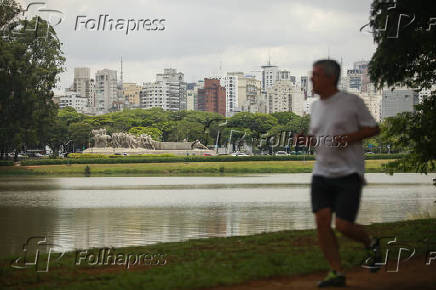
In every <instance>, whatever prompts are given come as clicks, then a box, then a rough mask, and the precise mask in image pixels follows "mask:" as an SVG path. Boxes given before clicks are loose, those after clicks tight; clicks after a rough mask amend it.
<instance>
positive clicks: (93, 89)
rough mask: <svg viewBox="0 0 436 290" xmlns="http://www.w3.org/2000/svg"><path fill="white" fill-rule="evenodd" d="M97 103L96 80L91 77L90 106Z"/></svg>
mask: <svg viewBox="0 0 436 290" xmlns="http://www.w3.org/2000/svg"><path fill="white" fill-rule="evenodd" d="M95 103H96V102H95V80H94V79H91V80H90V81H89V97H88V107H89V108H95Z"/></svg>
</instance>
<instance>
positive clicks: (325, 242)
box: [315, 208, 342, 272]
mask: <svg viewBox="0 0 436 290" xmlns="http://www.w3.org/2000/svg"><path fill="white" fill-rule="evenodd" d="M315 220H316V226H317V230H318V241H319V246H320V248H321V250H322V252H323V253H324V256H325V258H326V259H327V261H328V262H329V264H330V268H331V269H332V270H335V271H337V272H342V268H341V258H340V256H339V247H338V242H337V240H336V235H335V233H334V232H333V230H332V228H331V221H332V212H331V209H330V208H323V209H320V210H318V211H317V212H316V213H315Z"/></svg>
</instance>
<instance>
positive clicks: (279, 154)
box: [274, 151, 289, 156]
mask: <svg viewBox="0 0 436 290" xmlns="http://www.w3.org/2000/svg"><path fill="white" fill-rule="evenodd" d="M274 155H275V156H288V155H289V154H288V153H287V152H286V151H277V152H276V153H275V154H274Z"/></svg>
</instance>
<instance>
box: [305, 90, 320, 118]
mask: <svg viewBox="0 0 436 290" xmlns="http://www.w3.org/2000/svg"><path fill="white" fill-rule="evenodd" d="M316 100H319V97H318V95H315V96H313V97H310V96H308V97H307V99H306V100H305V101H304V114H307V115H310V112H311V111H312V104H313V102H315V101H316Z"/></svg>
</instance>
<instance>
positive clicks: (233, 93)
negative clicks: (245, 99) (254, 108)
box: [220, 72, 244, 117]
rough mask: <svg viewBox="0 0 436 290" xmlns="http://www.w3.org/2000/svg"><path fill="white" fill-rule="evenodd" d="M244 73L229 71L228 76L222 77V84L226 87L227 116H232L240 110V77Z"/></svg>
mask: <svg viewBox="0 0 436 290" xmlns="http://www.w3.org/2000/svg"><path fill="white" fill-rule="evenodd" d="M243 75H244V73H242V72H235V73H227V76H224V77H222V78H220V83H221V86H223V87H224V88H225V89H226V116H227V117H231V116H233V114H234V113H235V112H240V108H239V101H238V92H239V91H238V78H239V77H242V76H243Z"/></svg>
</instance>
